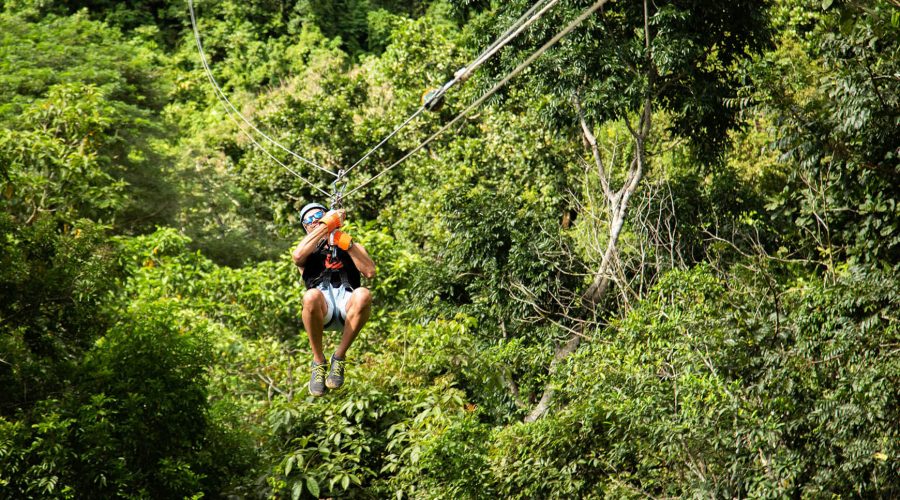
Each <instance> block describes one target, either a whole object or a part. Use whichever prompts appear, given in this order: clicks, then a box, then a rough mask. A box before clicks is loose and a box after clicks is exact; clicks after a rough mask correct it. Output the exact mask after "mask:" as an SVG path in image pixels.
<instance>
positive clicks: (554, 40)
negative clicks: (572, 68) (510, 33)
mask: <svg viewBox="0 0 900 500" xmlns="http://www.w3.org/2000/svg"><path fill="white" fill-rule="evenodd" d="M606 2H607V0H598V1H597V2H595V3H594V4H593V5H591V6H590V7H588V8H587V9H586V10H585V11H584V12H582V13H581V15H579V16H578V17H577V18H575V20H573V21H572V22H571V23H569V25H568V26H566V27H565V28H563V30H562V31H560V32H559V33H557V34H556V35H555V36H554V37H553V38H551V39H550V40H549V41H548V42H547V43H545V44H544V45H542V46H541V48H539V49H538V50H537V51H535V52H534V53H533V54H531V55H530V56H528V58H527V59H525V60H524V61H522V62H521V63H520V64H519V65H518V66H516V67H515V69H513V70H512V71H511V72H510V73H509V74H507V75H506V76H505V77H504V78H503V79H502V80H500V81H499V82H497V83H496V84H495V85H494V86H493V87H491V89H490V90H488V91H487V92H485V93H484V94H483V95H482V96H481V97H479V98H478V99H477V100H476V101H475V102H473V103H472V104H470V105H469V106H468V107H467V108H466V109H464V110H462V112H460V113H459V114H458V115H456V117H455V118H453V119H452V120H450V122H448V123H447V124H446V125H444V126H443V127H441V128H440V129H439V130H438V131H437V132H435V133H434V134H432V135H431V136H430V137H428V138H427V139H425V140H424V141H422V142H421V143H420V144H419V145H418V146H416V147H415V148H413V149H412V150H411V151H409V152H408V153H406V154H405V155H403V157H402V158H400V159H399V160H397V161H395V162H394V163H392V164H391V165H390V166H389V167H387V168H386V169H384V170H382V171H381V172H379V173H378V174H376V175H374V176H372V177H370V178H369V179H368V180H367V181H365V182H363V183H362V184H360V185H359V186H356V187H355V188H353V189H351V190H350V191H348V192H347V193H346V194H345V195H344V197H347V196H350V195H351V194H353V193H355V192H357V191H359V190H360V189H362V188H363V187H365V186H366V185H368V184H369V183H371V182H372V181H374V180H375V179H378V178H379V177H381V176H383V175H384V174H386V173H388V172H389V171H390V170H392V169H393V168H395V167H396V166H398V165H400V164H401V163H403V162H404V161H406V160H407V159H408V158H409V157H411V156H412V155H414V154H416V153H417V152H419V150H421V149H422V148H424V147H425V146H427V145H428V144H429V143H431V142H432V141H433V140H435V139H436V138H437V137H438V136H440V135H441V134H443V133H444V132H446V131H447V129H449V128H450V127H452V126H453V124H455V123H456V122H458V121H459V120H461V119H462V118H463V117H464V116H466V115H467V114H468V113H469V112H471V111H472V110H473V109H475V108H477V107H478V106H480V105H481V104H482V103H484V101H486V100H487V99H488V98H489V97H490V96H491V95H493V94H494V93H495V92H497V91H498V90H500V88H501V87H503V86H504V85H506V84H507V83H509V81H510V80H512V79H513V78H515V77H516V76H517V75H518V74H519V73H521V72H522V70H524V69H525V68H527V67H528V66H529V65H531V63H533V62H534V61H535V59H537V58H538V57H540V56H541V55H542V54H543V53H544V52H546V51H547V50H548V49H550V47H552V46H553V45H556V43H557V42H559V41H560V40H561V39H562V38H563V37H565V36H566V35H568V34H569V33H571V32H572V30H574V29H575V28H577V27H578V26H579V25H580V24H581V23H583V22H584V21H585V20H586V19H587V18H588V17H590V16H591V15H592V14H594V12H596V11H597V10H598V9H599V8H600V7H603V5H604V4H605V3H606Z"/></svg>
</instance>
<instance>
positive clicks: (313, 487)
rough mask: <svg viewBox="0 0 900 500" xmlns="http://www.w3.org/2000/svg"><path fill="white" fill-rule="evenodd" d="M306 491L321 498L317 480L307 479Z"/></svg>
mask: <svg viewBox="0 0 900 500" xmlns="http://www.w3.org/2000/svg"><path fill="white" fill-rule="evenodd" d="M306 489H308V490H309V492H310V493H312V496H314V497H316V498H318V497H319V483H318V482H316V480H315V478H313V477H307V478H306Z"/></svg>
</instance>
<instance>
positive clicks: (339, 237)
mask: <svg viewBox="0 0 900 500" xmlns="http://www.w3.org/2000/svg"><path fill="white" fill-rule="evenodd" d="M331 243H332V244H333V245H336V246H337V247H338V248H340V249H341V250H343V251H345V252H346V251H347V250H350V245H352V244H353V238H351V237H350V235H349V234H347V233H345V232H342V231H335V232H333V233H331Z"/></svg>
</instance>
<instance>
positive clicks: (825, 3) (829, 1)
mask: <svg viewBox="0 0 900 500" xmlns="http://www.w3.org/2000/svg"><path fill="white" fill-rule="evenodd" d="M833 3H834V0H822V10H828V8H829V7H831V4H833Z"/></svg>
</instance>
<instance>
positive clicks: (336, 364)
mask: <svg viewBox="0 0 900 500" xmlns="http://www.w3.org/2000/svg"><path fill="white" fill-rule="evenodd" d="M345 362H346V361H345V360H343V359H332V360H331V371H332V372H333V373H334V376H335V377H343V376H344V363H345Z"/></svg>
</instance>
